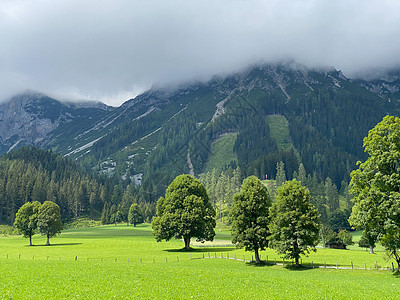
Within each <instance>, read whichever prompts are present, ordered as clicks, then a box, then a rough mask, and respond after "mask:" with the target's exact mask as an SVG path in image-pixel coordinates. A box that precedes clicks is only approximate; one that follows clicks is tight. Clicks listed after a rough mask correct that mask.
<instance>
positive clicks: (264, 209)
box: [231, 176, 271, 263]
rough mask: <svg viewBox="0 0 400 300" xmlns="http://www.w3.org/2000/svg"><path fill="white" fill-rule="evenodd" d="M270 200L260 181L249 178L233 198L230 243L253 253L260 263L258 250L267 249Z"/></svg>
mask: <svg viewBox="0 0 400 300" xmlns="http://www.w3.org/2000/svg"><path fill="white" fill-rule="evenodd" d="M270 206H271V198H270V197H269V195H268V191H267V189H266V187H265V186H264V185H263V184H262V183H261V181H260V180H259V179H258V178H257V177H255V176H250V177H248V178H246V179H245V180H244V181H243V184H242V187H241V188H240V192H239V193H237V194H235V195H234V197H233V205H232V209H231V218H232V237H233V239H232V242H233V243H234V244H236V246H237V247H245V250H246V251H254V254H255V259H256V263H260V262H261V261H260V257H259V250H264V249H265V248H266V247H268V235H269V231H268V223H269V208H270Z"/></svg>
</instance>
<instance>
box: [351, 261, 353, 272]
mask: <svg viewBox="0 0 400 300" xmlns="http://www.w3.org/2000/svg"><path fill="white" fill-rule="evenodd" d="M351 269H352V270H353V262H351Z"/></svg>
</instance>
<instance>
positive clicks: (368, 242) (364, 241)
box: [358, 229, 378, 254]
mask: <svg viewBox="0 0 400 300" xmlns="http://www.w3.org/2000/svg"><path fill="white" fill-rule="evenodd" d="M377 239H378V236H376V234H373V233H371V232H369V231H368V230H367V229H365V230H363V232H362V234H361V238H360V240H359V241H358V246H359V247H361V248H369V252H370V253H371V254H374V248H375V246H376V241H377Z"/></svg>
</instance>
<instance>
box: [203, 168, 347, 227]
mask: <svg viewBox="0 0 400 300" xmlns="http://www.w3.org/2000/svg"><path fill="white" fill-rule="evenodd" d="M274 177H275V178H274V179H275V180H266V181H264V185H266V187H267V189H268V191H269V194H270V196H271V198H272V199H274V198H275V194H276V190H277V188H278V187H280V186H281V185H282V184H283V183H284V182H286V181H287V180H291V179H297V180H298V181H299V182H301V183H302V185H303V186H305V187H307V188H308V190H309V191H310V201H311V203H312V204H314V205H315V207H316V208H317V209H318V212H319V214H320V221H321V223H322V225H323V226H324V229H326V230H328V229H331V230H333V231H334V232H336V233H338V232H339V231H340V230H351V227H350V224H349V222H348V218H349V216H350V214H351V208H352V202H351V195H350V194H349V185H348V183H347V182H344V181H343V182H342V184H341V188H340V189H338V187H337V186H336V184H335V183H334V182H333V181H332V179H331V178H330V177H327V178H326V179H325V180H320V179H319V177H318V176H316V174H313V175H311V174H307V172H306V170H305V168H304V165H303V164H300V165H299V166H298V168H297V170H295V171H294V172H292V174H290V173H289V172H288V171H287V170H286V166H285V164H284V163H283V162H278V163H277V164H276V165H275V176H274ZM242 179H243V177H242V174H241V171H240V168H239V167H238V168H236V169H233V168H232V167H227V168H226V169H225V170H223V171H217V170H215V169H214V170H213V171H212V172H207V173H203V174H200V175H199V180H200V181H201V182H202V183H203V184H204V186H205V188H206V190H207V194H208V196H209V198H210V202H211V204H212V205H213V207H214V209H215V210H216V212H217V219H220V221H221V222H223V223H225V224H230V222H231V220H230V218H231V216H230V208H231V205H232V201H233V195H234V194H235V193H237V192H239V189H240V186H241V184H242ZM271 179H272V178H271Z"/></svg>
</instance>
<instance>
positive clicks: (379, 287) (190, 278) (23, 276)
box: [0, 224, 400, 299]
mask: <svg viewBox="0 0 400 300" xmlns="http://www.w3.org/2000/svg"><path fill="white" fill-rule="evenodd" d="M229 239H230V235H229V232H227V231H219V232H218V234H217V236H216V240H215V241H214V242H213V243H206V244H197V243H195V244H194V245H192V247H193V251H190V252H184V251H182V250H181V249H182V248H183V242H181V241H177V240H173V241H170V242H161V243H157V242H156V241H155V240H154V237H153V236H152V234H151V227H150V225H148V224H143V225H139V226H138V227H136V228H134V227H133V226H129V227H127V226H126V225H122V224H120V225H118V226H112V225H109V226H101V227H94V228H84V229H68V230H64V231H63V232H62V234H61V235H60V236H58V237H57V238H53V239H52V240H51V241H50V242H51V243H52V245H51V246H48V247H46V246H44V244H45V238H43V237H41V236H39V235H35V236H34V238H33V242H34V244H35V246H33V247H29V246H28V240H27V239H24V238H22V236H7V237H5V236H3V237H0V270H1V272H0V299H22V298H23V299H39V298H50V299H54V298H57V299H60V298H61V299H65V298H70V299H81V298H82V299H86V298H93V299H95V298H96V299H98V298H101V299H124V298H130V299H132V298H141V299H155V298H157V299H160V298H164V299H165V298H175V299H176V298H183V299H188V298H198V299H210V298H213V299H216V298H218V299H231V298H237V297H240V298H247V299H260V298H266V297H269V298H284V299H289V298H300V299H306V298H307V299H309V298H352V299H362V298H367V297H368V298H369V299H371V298H372V299H382V298H385V299H395V298H398V295H400V278H398V277H396V276H395V275H393V274H392V272H391V271H386V270H381V269H379V270H376V269H375V268H376V264H378V268H383V267H391V262H390V261H387V260H385V258H384V254H383V252H380V251H378V252H377V253H376V254H374V255H371V254H369V253H368V252H366V251H365V250H363V249H360V248H356V247H352V250H333V249H318V251H317V252H316V253H312V254H311V255H310V256H309V257H307V258H304V257H303V264H305V265H307V266H311V265H314V266H317V265H319V266H324V264H326V265H327V266H336V263H338V265H339V266H345V267H350V265H351V262H353V266H354V268H360V269H353V270H351V269H345V270H344V269H336V268H333V269H329V268H326V269H325V268H323V267H322V268H315V269H312V268H301V269H295V268H292V267H291V266H290V262H286V266H285V267H283V266H282V265H275V264H274V262H275V259H276V260H277V262H278V263H279V262H282V260H281V258H280V256H279V255H277V254H276V253H275V251H273V250H270V249H268V250H267V251H262V252H261V258H262V259H263V260H265V259H266V258H267V255H268V261H269V262H273V263H272V264H271V263H270V264H264V265H262V266H256V265H254V264H252V263H249V262H243V261H242V259H243V256H245V260H247V261H248V260H251V257H252V253H250V252H245V251H244V250H237V249H235V248H234V247H232V246H230V241H229ZM203 256H204V259H203ZM215 256H216V257H217V258H214V257H215ZM209 257H210V258H209ZM228 257H229V259H227V258H228ZM235 257H236V260H234V259H233V258H235ZM364 264H365V266H366V267H367V268H368V270H364V269H363V268H364Z"/></svg>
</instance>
